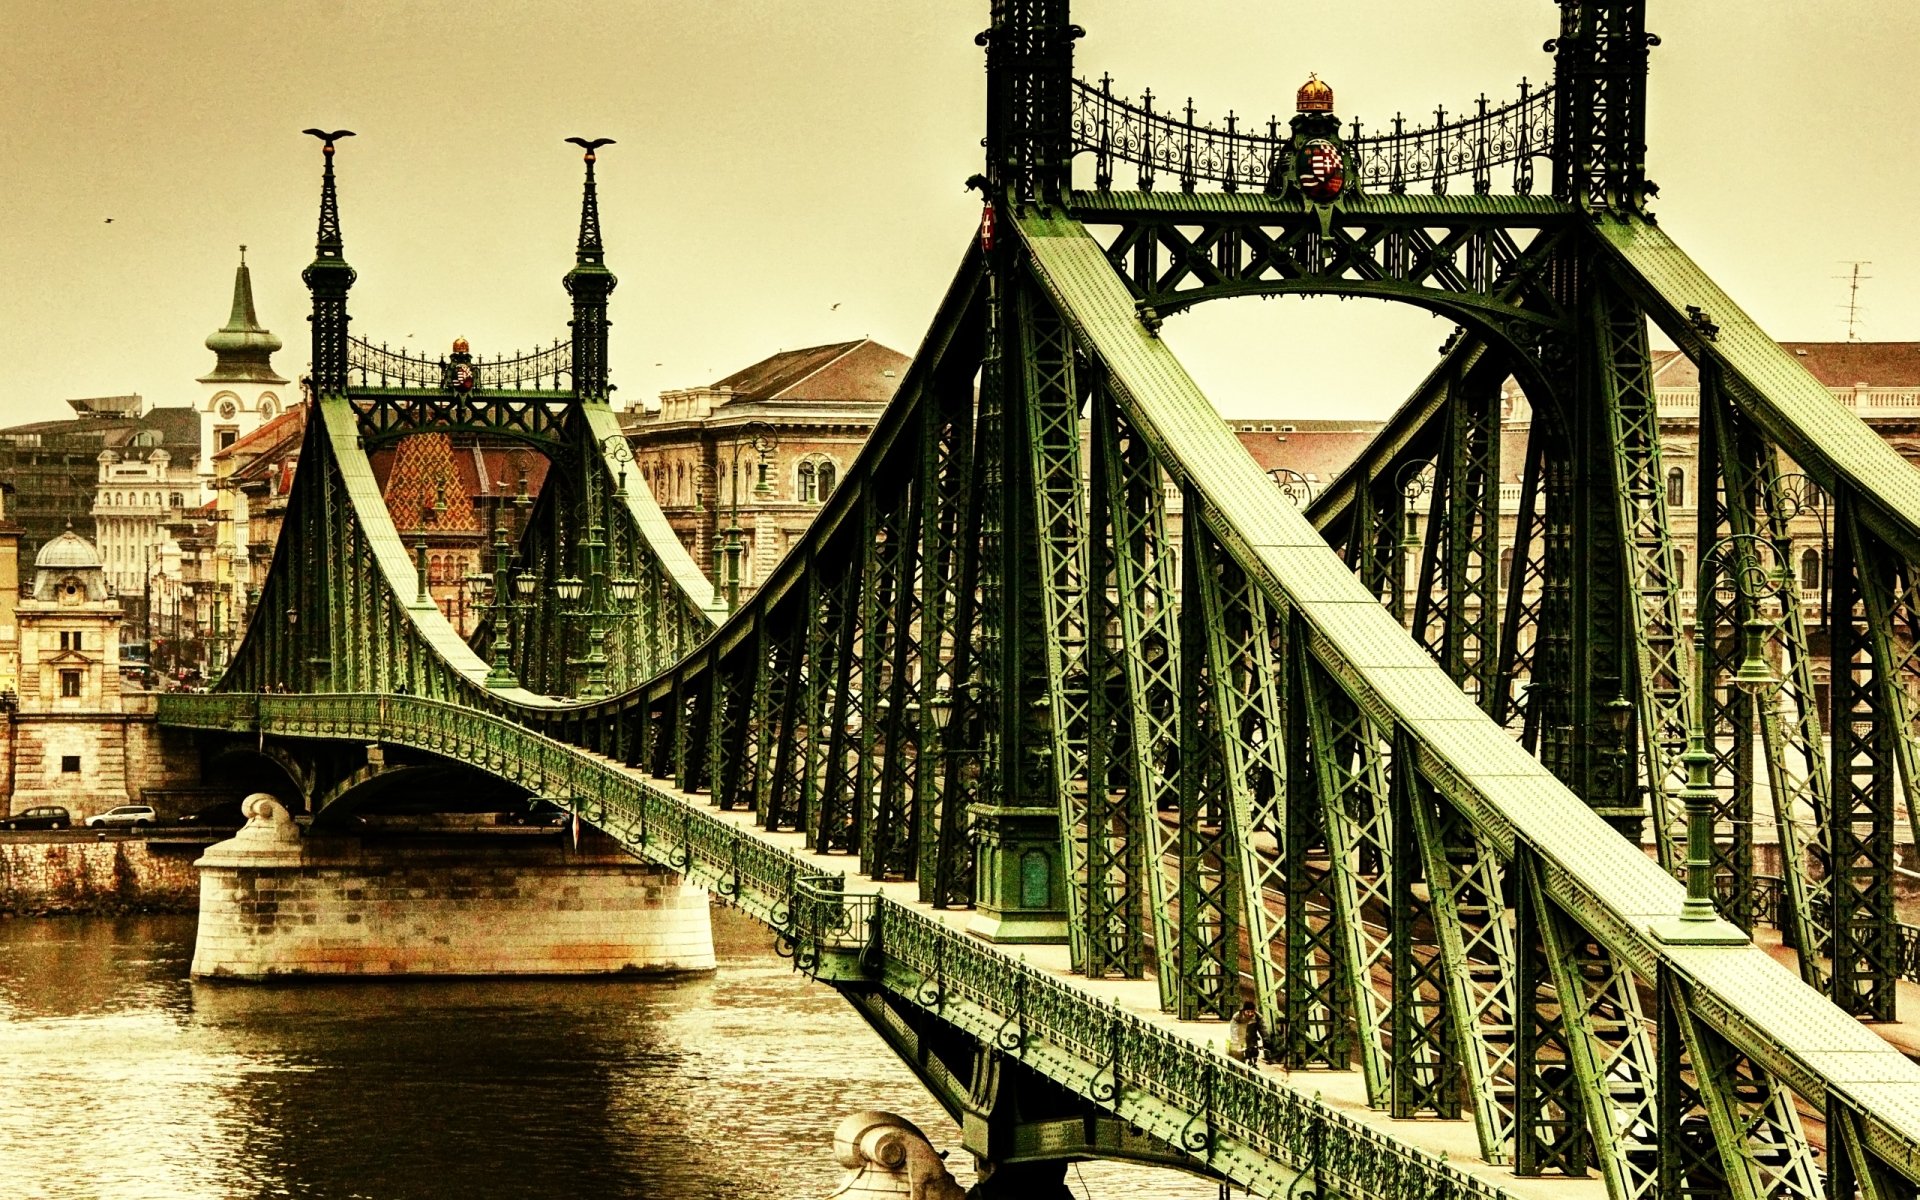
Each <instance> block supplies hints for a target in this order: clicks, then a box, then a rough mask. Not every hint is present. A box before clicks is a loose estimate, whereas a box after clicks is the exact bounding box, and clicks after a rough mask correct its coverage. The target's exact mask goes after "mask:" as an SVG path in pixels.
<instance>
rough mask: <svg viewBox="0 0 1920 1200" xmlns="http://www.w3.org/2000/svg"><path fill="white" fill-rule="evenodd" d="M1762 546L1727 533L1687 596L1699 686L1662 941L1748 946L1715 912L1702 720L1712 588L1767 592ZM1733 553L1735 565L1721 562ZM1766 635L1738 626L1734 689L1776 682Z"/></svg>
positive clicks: (1709, 759) (1753, 624)
mask: <svg viewBox="0 0 1920 1200" xmlns="http://www.w3.org/2000/svg"><path fill="white" fill-rule="evenodd" d="M1764 545H1766V542H1765V539H1763V538H1761V537H1759V536H1757V535H1755V534H1750V533H1736V534H1729V535H1727V536H1726V537H1723V538H1721V539H1720V540H1719V541H1717V542H1715V543H1713V545H1711V546H1709V547H1707V549H1706V550H1705V551H1703V552H1702V553H1701V555H1700V567H1699V576H1698V582H1697V584H1696V587H1695V590H1694V594H1693V595H1694V601H1693V656H1694V663H1695V669H1696V672H1697V674H1696V677H1695V682H1696V685H1697V686H1696V689H1695V692H1694V697H1695V699H1694V708H1693V715H1692V716H1691V717H1690V718H1689V719H1688V722H1687V752H1686V754H1685V755H1684V756H1683V757H1682V759H1681V761H1682V762H1684V763H1685V764H1686V767H1687V784H1686V787H1684V788H1682V789H1681V791H1680V800H1681V803H1682V804H1683V805H1684V806H1685V808H1686V812H1687V899H1686V903H1685V904H1683V905H1682V906H1681V909H1680V916H1679V919H1678V920H1677V921H1676V920H1666V921H1662V922H1658V923H1656V924H1655V925H1654V929H1653V932H1654V935H1655V936H1656V937H1658V938H1660V940H1661V941H1664V942H1670V943H1680V942H1684V943H1691V944H1704V945H1720V944H1728V945H1732V944H1739V943H1743V942H1746V941H1747V940H1748V938H1747V936H1746V935H1745V934H1744V933H1741V932H1740V930H1739V929H1737V928H1735V927H1734V926H1733V925H1730V924H1728V923H1726V922H1724V921H1721V920H1720V918H1719V914H1718V913H1717V912H1715V911H1714V906H1713V796H1714V792H1713V752H1712V751H1710V750H1709V749H1708V748H1707V717H1706V710H1707V709H1708V707H1709V706H1710V704H1711V696H1712V689H1713V659H1712V656H1711V655H1710V654H1709V642H1710V637H1711V634H1710V631H1709V629H1708V625H1709V622H1710V616H1709V613H1710V612H1711V604H1712V597H1713V592H1712V589H1713V588H1714V586H1715V582H1716V579H1717V577H1718V576H1719V574H1720V572H1721V570H1722V569H1725V570H1726V573H1727V579H1728V581H1729V582H1730V583H1731V584H1732V585H1733V589H1734V592H1735V594H1736V595H1738V596H1739V597H1740V598H1741V599H1742V600H1745V601H1747V602H1748V603H1749V604H1750V605H1751V604H1754V603H1756V602H1758V601H1759V600H1760V599H1761V597H1763V596H1764V595H1765V594H1766V592H1767V587H1768V585H1769V584H1770V583H1771V582H1772V579H1770V578H1769V576H1768V573H1767V572H1766V571H1764V570H1762V569H1761V567H1760V564H1759V560H1758V556H1757V554H1756V550H1757V548H1758V547H1761V546H1764ZM1735 552H1737V553H1738V560H1737V561H1735V562H1728V561H1726V560H1727V559H1728V558H1729V556H1730V555H1732V554H1733V553H1735ZM1789 577H1790V576H1789ZM1766 631H1767V623H1766V622H1765V621H1763V620H1762V619H1761V618H1760V616H1759V614H1758V613H1757V612H1756V613H1754V615H1753V616H1751V617H1749V618H1748V619H1747V620H1746V622H1744V625H1743V628H1742V630H1741V642H1740V649H1741V659H1740V665H1739V667H1738V668H1737V669H1735V671H1734V673H1733V686H1735V687H1737V688H1739V689H1740V690H1742V691H1745V692H1749V693H1757V692H1763V691H1765V690H1767V689H1768V688H1771V687H1773V686H1775V684H1776V683H1777V682H1778V681H1777V680H1776V679H1775V678H1774V674H1773V669H1772V668H1771V667H1769V666H1768V665H1767V660H1766V653H1765V649H1764V642H1765V639H1766Z"/></svg>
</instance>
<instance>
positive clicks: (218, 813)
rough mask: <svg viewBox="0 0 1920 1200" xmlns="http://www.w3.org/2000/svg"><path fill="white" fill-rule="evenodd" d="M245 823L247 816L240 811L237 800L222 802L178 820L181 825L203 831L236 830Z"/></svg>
mask: <svg viewBox="0 0 1920 1200" xmlns="http://www.w3.org/2000/svg"><path fill="white" fill-rule="evenodd" d="M246 823H247V816H246V814H245V813H243V812H241V811H240V802H239V801H238V800H222V801H221V802H220V803H218V804H211V805H208V806H207V807H206V808H203V809H200V810H199V811H198V812H190V813H188V814H186V815H185V816H183V817H181V818H180V824H182V825H198V826H200V827H202V828H204V829H238V828H240V827H241V826H242V825H245V824H246Z"/></svg>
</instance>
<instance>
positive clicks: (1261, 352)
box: [1160, 296, 1454, 436]
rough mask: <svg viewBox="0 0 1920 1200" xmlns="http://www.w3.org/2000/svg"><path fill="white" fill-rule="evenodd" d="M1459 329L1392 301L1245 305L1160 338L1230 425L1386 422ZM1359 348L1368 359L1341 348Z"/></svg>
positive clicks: (1187, 318)
mask: <svg viewBox="0 0 1920 1200" xmlns="http://www.w3.org/2000/svg"><path fill="white" fill-rule="evenodd" d="M1453 330H1454V325H1453V323H1452V322H1450V321H1447V320H1445V319H1444V318H1442V317H1440V316H1439V315H1438V314H1435V313H1431V312H1427V311H1423V310H1421V309H1418V308H1414V307H1412V306H1410V305H1405V304H1396V303H1392V302H1388V301H1380V300H1365V299H1344V298H1340V297H1332V296H1287V297H1252V296H1244V297H1238V298H1235V299H1232V300H1229V301H1224V302H1220V301H1216V302H1214V303H1211V304H1203V305H1199V306H1196V307H1194V308H1191V309H1188V310H1187V311H1185V312H1182V313H1180V314H1179V315H1178V316H1177V317H1176V318H1169V319H1168V320H1167V321H1166V323H1165V324H1164V325H1162V326H1161V328H1160V337H1161V339H1162V340H1164V341H1165V342H1166V343H1167V345H1168V346H1169V347H1170V348H1171V349H1172V350H1173V352H1174V354H1175V355H1177V356H1178V357H1179V359H1180V361H1181V363H1182V365H1184V366H1185V367H1186V369H1187V372H1188V373H1189V374H1190V375H1192V376H1193V378H1194V381H1195V382H1196V383H1198V384H1199V385H1200V388H1201V390H1202V391H1203V392H1204V393H1205V394H1206V395H1207V396H1208V397H1209V398H1211V399H1212V400H1213V402H1214V407H1216V408H1217V409H1219V410H1220V415H1221V416H1223V417H1226V418H1227V419H1229V420H1240V419H1244V418H1265V417H1272V416H1289V417H1301V418H1306V419H1310V420H1363V421H1384V420H1385V419H1386V418H1387V417H1389V416H1391V415H1392V414H1393V411H1394V410H1395V409H1396V408H1398V407H1399V406H1400V404H1401V403H1402V402H1403V401H1405V400H1406V398H1407V397H1408V396H1409V395H1410V394H1412V392H1413V390H1414V388H1415V387H1417V386H1418V385H1419V383H1420V380H1421V379H1422V378H1424V377H1425V376H1426V374H1427V372H1429V371H1431V370H1432V369H1433V367H1434V364H1435V363H1437V362H1438V361H1439V356H1438V349H1439V347H1440V346H1441V345H1442V344H1443V343H1444V342H1445V341H1446V340H1447V338H1448V337H1450V336H1451V335H1452V333H1453ZM1353 345H1366V346H1367V347H1369V352H1368V353H1366V354H1364V355H1356V354H1353V353H1351V352H1350V351H1347V350H1345V349H1343V347H1347V346H1353ZM1275 433H1276V434H1277V435H1280V436H1284V434H1283V433H1282V431H1278V430H1276V431H1275Z"/></svg>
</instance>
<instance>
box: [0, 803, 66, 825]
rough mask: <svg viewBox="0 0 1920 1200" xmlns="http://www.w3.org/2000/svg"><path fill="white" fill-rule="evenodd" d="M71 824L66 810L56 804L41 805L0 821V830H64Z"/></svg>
mask: <svg viewBox="0 0 1920 1200" xmlns="http://www.w3.org/2000/svg"><path fill="white" fill-rule="evenodd" d="M72 824H73V816H72V814H71V813H69V812H67V810H66V809H64V808H61V807H60V806H59V805H58V804H42V805H40V806H39V807H38V808H27V809H22V810H21V811H19V812H17V813H15V814H13V815H12V816H10V817H7V818H5V819H4V820H0V829H65V828H67V827H68V826H69V825H72Z"/></svg>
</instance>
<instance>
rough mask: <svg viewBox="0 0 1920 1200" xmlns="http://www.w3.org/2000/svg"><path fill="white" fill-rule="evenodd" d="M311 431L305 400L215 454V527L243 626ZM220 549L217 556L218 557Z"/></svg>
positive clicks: (270, 561)
mask: <svg viewBox="0 0 1920 1200" xmlns="http://www.w3.org/2000/svg"><path fill="white" fill-rule="evenodd" d="M306 431H307V406H306V402H305V401H304V400H302V401H297V402H295V403H294V404H292V405H290V406H289V407H288V408H287V410H286V411H285V412H283V413H281V414H280V415H279V416H277V417H275V418H274V419H273V420H271V421H268V422H267V423H266V424H265V425H262V426H260V428H258V429H256V430H254V431H253V432H252V433H249V434H247V435H246V436H244V437H242V438H240V439H239V440H238V441H236V442H234V443H233V444H232V445H231V446H228V447H227V448H226V449H224V450H216V451H214V453H213V483H214V493H215V512H216V513H217V514H223V515H224V518H225V519H224V520H221V521H219V522H218V524H216V526H215V528H216V530H217V531H218V532H219V533H220V534H221V535H222V536H223V538H224V542H223V543H222V544H224V545H226V546H227V547H228V550H227V556H228V558H229V559H230V560H231V561H232V562H233V564H234V580H233V582H234V588H235V590H236V592H237V593H239V594H240V596H241V599H240V600H239V602H238V603H237V604H236V607H235V611H236V612H238V613H240V614H241V620H242V621H243V622H244V621H245V619H246V618H247V616H248V615H250V613H251V605H250V603H248V601H250V599H251V598H252V597H256V596H258V595H259V594H260V589H261V588H262V587H264V586H265V585H266V582H267V570H268V568H270V567H271V566H272V565H273V548H274V545H275V544H276V543H277V542H278V541H279V540H280V526H281V524H282V523H283V522H284V521H285V520H286V514H287V497H288V495H289V493H290V492H291V491H292V488H293V473H294V471H295V469H296V468H297V467H298V466H299V464H300V443H301V440H302V439H303V438H304V437H305V436H306ZM218 552H219V551H218V549H217V548H216V551H215V553H216V555H217V554H218Z"/></svg>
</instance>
